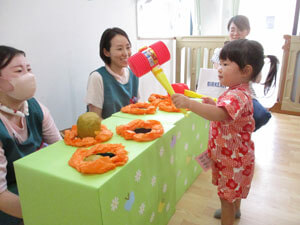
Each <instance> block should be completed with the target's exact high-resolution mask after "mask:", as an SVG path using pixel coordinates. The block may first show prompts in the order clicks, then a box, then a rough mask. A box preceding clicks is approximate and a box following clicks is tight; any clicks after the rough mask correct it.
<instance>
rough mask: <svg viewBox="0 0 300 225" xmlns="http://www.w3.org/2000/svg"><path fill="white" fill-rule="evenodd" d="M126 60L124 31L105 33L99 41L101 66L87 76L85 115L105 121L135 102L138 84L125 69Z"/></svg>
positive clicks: (128, 49) (128, 50) (127, 45)
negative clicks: (95, 114)
mask: <svg viewBox="0 0 300 225" xmlns="http://www.w3.org/2000/svg"><path fill="white" fill-rule="evenodd" d="M130 56H131V43H130V40H129V38H128V36H127V34H126V33H125V31H123V30H122V29H120V28H117V27H115V28H109V29H107V30H105V31H104V33H103V34H102V37H101V40H100V57H101V59H102V60H103V61H104V63H105V66H102V67H100V68H98V69H97V70H95V71H93V72H92V73H91V74H90V76H89V79H88V85H87V95H86V104H87V106H88V111H90V112H95V113H97V114H98V115H99V116H100V117H101V118H103V119H105V118H107V117H110V116H111V115H112V114H113V113H115V112H119V111H120V109H121V108H122V107H123V106H125V105H128V104H130V103H135V102H137V97H138V87H139V80H138V78H137V77H136V76H135V75H134V74H133V73H132V72H131V70H130V69H129V68H128V58H129V57H130Z"/></svg>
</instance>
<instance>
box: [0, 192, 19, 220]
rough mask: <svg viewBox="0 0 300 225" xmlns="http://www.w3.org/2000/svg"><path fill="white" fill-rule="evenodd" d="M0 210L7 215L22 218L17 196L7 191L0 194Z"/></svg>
mask: <svg viewBox="0 0 300 225" xmlns="http://www.w3.org/2000/svg"><path fill="white" fill-rule="evenodd" d="M0 210H1V211H3V212H5V213H7V214H9V215H12V216H15V217H18V218H22V210H21V204H20V199H19V196H18V195H16V194H14V193H12V192H10V191H8V190H5V191H4V192H2V193H0Z"/></svg>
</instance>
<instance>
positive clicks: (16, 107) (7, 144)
mask: <svg viewBox="0 0 300 225" xmlns="http://www.w3.org/2000/svg"><path fill="white" fill-rule="evenodd" d="M35 90H36V83H35V76H34V75H33V74H32V73H31V67H30V64H29V63H28V62H27V59H26V58H25V53H24V52H23V51H20V50H17V49H15V48H12V47H8V46H0V224H1V225H14V224H21V223H22V220H21V218H22V212H21V205H20V200H19V197H18V190H17V185H16V177H15V173H14V167H13V162H14V161H15V160H17V159H19V158H22V157H24V156H26V155H28V154H30V153H32V152H34V151H36V150H37V149H39V148H41V147H42V146H43V145H44V143H48V144H52V143H54V142H56V141H58V140H60V139H61V137H60V134H59V131H58V129H57V128H56V126H55V124H54V121H53V119H52V117H51V115H50V113H49V111H48V109H47V108H46V107H45V106H43V105H42V104H40V103H39V102H38V101H37V100H35V99H34V98H33V95H34V93H35ZM33 185H38V184H33Z"/></svg>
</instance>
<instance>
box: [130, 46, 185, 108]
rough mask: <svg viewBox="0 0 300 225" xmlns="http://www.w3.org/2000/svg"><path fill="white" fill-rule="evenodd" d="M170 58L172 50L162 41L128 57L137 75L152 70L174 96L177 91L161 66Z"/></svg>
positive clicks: (139, 75)
mask: <svg viewBox="0 0 300 225" xmlns="http://www.w3.org/2000/svg"><path fill="white" fill-rule="evenodd" d="M169 59H170V52H169V50H168V48H167V46H166V45H165V44H164V43H163V42H162V41H158V42H156V43H154V44H152V45H150V46H149V47H144V48H142V49H140V50H139V52H138V53H136V54H134V55H132V56H131V57H130V58H129V59H128V64H129V67H130V68H131V70H132V72H133V73H134V74H135V75H136V76H137V77H141V76H143V75H144V74H146V73H148V72H150V71H152V73H153V74H154V76H155V78H156V79H157V80H158V81H159V83H161V85H162V86H163V87H164V88H165V90H166V91H167V92H168V93H169V95H170V96H172V95H173V94H175V92H174V90H173V88H172V86H171V84H170V83H169V81H168V79H167V77H166V74H165V73H164V71H163V70H162V69H161V68H160V65H162V64H163V63H165V62H167V61H168V60H169ZM181 111H182V112H183V113H186V110H185V109H181Z"/></svg>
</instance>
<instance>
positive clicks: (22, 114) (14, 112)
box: [0, 101, 29, 117]
mask: <svg viewBox="0 0 300 225" xmlns="http://www.w3.org/2000/svg"><path fill="white" fill-rule="evenodd" d="M0 110H1V111H3V112H6V113H8V114H11V115H14V116H20V117H25V116H28V115H29V111H28V103H27V101H25V102H24V112H21V111H18V110H14V109H11V108H8V107H7V106H5V105H2V104H1V103H0Z"/></svg>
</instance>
